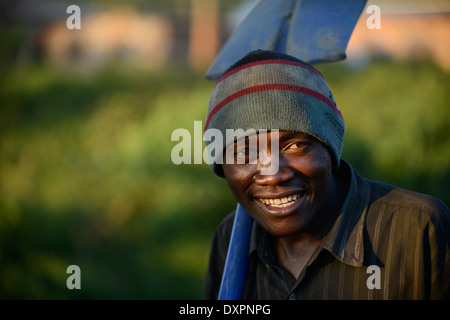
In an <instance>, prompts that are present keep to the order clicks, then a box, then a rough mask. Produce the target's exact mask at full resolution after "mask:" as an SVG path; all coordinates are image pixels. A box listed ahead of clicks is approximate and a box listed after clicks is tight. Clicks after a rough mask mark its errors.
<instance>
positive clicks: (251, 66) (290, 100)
mask: <svg viewBox="0 0 450 320" xmlns="http://www.w3.org/2000/svg"><path fill="white" fill-rule="evenodd" d="M212 128H214V129H218V130H220V132H221V133H222V136H223V146H224V147H227V145H226V129H234V130H237V129H243V131H246V130H248V129H253V130H256V132H258V130H260V129H267V130H269V131H270V130H273V129H278V130H280V131H282V130H286V131H296V132H302V133H306V134H309V135H311V136H313V137H315V138H317V139H318V140H320V141H321V142H322V143H324V144H325V146H326V147H328V149H329V151H330V154H331V157H332V159H333V168H334V169H336V168H337V167H338V166H339V159H340V157H341V151H342V146H343V139H344V131H345V124H344V119H343V117H342V114H341V112H340V111H339V109H338V107H337V106H336V103H335V101H334V98H333V95H332V94H331V90H330V88H329V86H328V84H327V83H326V82H325V79H324V77H323V76H322V74H321V73H320V72H319V71H317V70H316V69H314V68H313V67H311V66H310V65H308V64H306V63H305V62H303V61H301V60H298V59H296V58H294V57H291V56H289V55H286V54H282V53H279V52H274V51H264V50H257V51H253V52H250V53H249V54H248V55H246V56H245V57H244V58H242V59H241V60H239V61H238V62H236V63H235V64H234V65H233V66H231V67H230V68H229V69H228V70H227V71H226V72H225V73H224V75H223V76H222V77H221V78H220V79H219V80H218V81H217V83H216V84H215V86H214V89H213V91H212V94H211V99H210V101H209V107H208V112H207V115H206V122H205V132H206V130H208V129H212ZM240 138H242V137H237V139H236V140H238V139H240ZM205 140H206V139H205ZM205 143H206V146H208V145H209V144H210V143H211V141H205ZM218 157H222V154H217V155H216V158H215V159H218ZM217 162H218V163H222V162H221V161H217ZM211 169H212V171H213V172H214V173H215V174H217V175H218V176H221V177H223V171H222V166H221V165H220V164H216V163H215V162H213V163H212V164H211Z"/></svg>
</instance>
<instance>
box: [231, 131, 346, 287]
mask: <svg viewBox="0 0 450 320" xmlns="http://www.w3.org/2000/svg"><path fill="white" fill-rule="evenodd" d="M274 137H275V136H274ZM257 138H258V139H259V137H258V136H257ZM271 139H272V133H270V132H269V133H268V136H267V147H266V148H263V149H262V150H259V151H260V152H259V153H258V150H253V149H252V148H251V144H249V143H248V139H247V143H246V144H245V145H241V146H238V144H236V143H235V144H234V145H232V146H230V147H229V148H227V150H226V152H230V151H233V150H234V154H235V158H234V159H235V160H236V161H234V163H232V164H230V163H228V164H227V163H225V161H224V164H223V171H224V175H225V178H226V180H227V182H228V185H229V186H230V189H231V191H232V193H233V195H234V196H235V198H236V199H237V200H238V201H239V203H240V204H241V205H242V206H243V207H244V209H246V210H247V212H248V213H249V214H250V215H251V216H252V217H253V219H254V220H255V221H256V222H258V223H259V224H260V225H261V226H262V227H263V228H264V229H265V230H266V231H267V232H269V233H270V234H271V235H272V244H273V249H274V252H275V255H276V257H277V262H278V265H279V266H281V267H282V268H284V269H285V270H287V271H288V272H289V273H290V274H291V275H292V276H293V277H294V278H295V279H297V278H298V276H299V274H300V273H301V271H302V270H303V268H304V267H305V265H306V264H307V263H308V261H309V259H310V258H311V256H312V254H313V253H314V251H315V250H316V249H317V247H318V246H319V245H320V242H321V240H322V238H323V237H324V236H325V235H326V234H327V233H328V231H329V229H330V227H331V226H332V225H333V223H334V221H335V220H336V218H337V216H338V213H339V210H340V208H341V207H342V203H343V199H344V198H345V193H346V189H347V186H346V185H345V182H344V181H343V180H342V179H341V178H340V177H339V176H337V175H336V174H335V173H334V172H333V170H332V159H331V155H330V153H329V151H328V149H327V148H326V147H325V146H324V145H323V144H322V143H321V142H320V141H319V140H317V139H316V138H314V137H312V136H310V135H307V134H303V133H298V132H290V131H280V132H279V149H278V150H275V152H278V153H279V169H278V171H277V172H276V173H275V174H271V175H262V174H261V168H262V167H263V166H264V164H263V163H262V162H264V163H267V161H262V162H261V161H260V159H259V157H258V159H257V161H256V163H253V164H252V163H249V161H246V163H245V164H237V160H239V158H240V160H241V161H242V160H243V159H245V160H248V159H249V158H250V156H251V155H252V154H253V155H255V154H258V155H264V154H266V156H267V157H268V156H270V155H271V153H272V150H271V143H270V141H271ZM261 152H262V153H261ZM240 163H242V162H240ZM265 165H266V166H270V163H269V164H265Z"/></svg>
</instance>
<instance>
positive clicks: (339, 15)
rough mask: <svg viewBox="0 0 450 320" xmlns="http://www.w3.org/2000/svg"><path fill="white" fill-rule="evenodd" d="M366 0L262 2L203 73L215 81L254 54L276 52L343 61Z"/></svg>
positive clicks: (312, 60)
mask: <svg viewBox="0 0 450 320" xmlns="http://www.w3.org/2000/svg"><path fill="white" fill-rule="evenodd" d="M366 2H367V1H366V0H277V1H274V0H262V1H260V2H259V3H258V5H257V6H256V7H255V8H254V9H253V11H252V12H251V13H250V14H249V15H248V16H247V18H246V19H245V20H244V22H242V24H241V25H240V26H239V27H238V29H237V30H236V31H235V32H234V33H233V34H232V35H231V37H230V38H229V39H228V41H227V42H226V43H225V45H224V46H223V48H222V49H221V51H220V52H219V54H218V56H217V57H216V59H215V61H214V62H213V63H212V65H211V66H210V68H209V69H208V71H207V73H206V75H205V76H206V78H208V79H211V80H213V79H218V78H219V77H220V76H221V75H222V74H223V73H224V72H225V71H226V70H227V69H228V68H229V67H230V66H231V65H232V64H233V63H234V62H236V61H237V60H239V59H240V58H242V57H243V56H245V55H246V54H247V53H249V52H250V51H253V50H257V49H262V50H275V51H279V52H284V53H287V54H290V55H292V56H294V57H296V58H299V59H301V60H303V61H305V62H308V63H311V64H314V63H320V62H330V61H338V60H342V59H345V49H346V47H347V43H348V40H349V39H350V36H351V34H352V31H353V28H354V26H355V24H356V22H357V21H358V18H359V16H360V14H361V11H362V10H363V9H364V6H365V5H366Z"/></svg>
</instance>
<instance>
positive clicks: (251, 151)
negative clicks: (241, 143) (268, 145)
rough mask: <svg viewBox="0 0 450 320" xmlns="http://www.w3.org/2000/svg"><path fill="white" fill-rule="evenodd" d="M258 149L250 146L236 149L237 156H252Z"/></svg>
mask: <svg viewBox="0 0 450 320" xmlns="http://www.w3.org/2000/svg"><path fill="white" fill-rule="evenodd" d="M257 154H258V152H257V150H254V149H250V148H242V149H238V150H236V156H238V157H251V156H255V155H257Z"/></svg>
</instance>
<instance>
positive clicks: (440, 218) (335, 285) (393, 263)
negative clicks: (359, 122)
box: [204, 160, 450, 299]
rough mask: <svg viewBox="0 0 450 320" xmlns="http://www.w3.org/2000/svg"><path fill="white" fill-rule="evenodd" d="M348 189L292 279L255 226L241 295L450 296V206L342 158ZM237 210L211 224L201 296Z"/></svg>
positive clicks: (211, 285)
mask: <svg viewBox="0 0 450 320" xmlns="http://www.w3.org/2000/svg"><path fill="white" fill-rule="evenodd" d="M341 163H342V164H341V167H340V169H339V171H338V174H339V175H341V176H342V177H344V178H345V179H347V180H348V181H349V190H348V193H347V196H346V199H345V201H344V204H343V206H342V209H341V211H340V214H339V216H338V218H337V219H336V221H335V223H334V225H333V226H332V228H331V229H330V231H329V233H328V234H327V235H326V236H325V237H324V238H323V239H322V241H321V244H320V246H319V247H318V248H317V250H316V251H315V252H314V254H313V255H312V257H311V258H310V260H309V261H308V263H307V264H306V266H305V267H304V268H303V270H302V271H301V273H300V275H299V277H298V278H297V279H295V278H293V277H292V275H291V274H290V273H288V272H287V271H285V270H284V269H282V268H281V267H279V266H278V265H277V263H276V258H275V256H274V252H273V250H272V247H271V241H270V236H269V234H268V233H267V232H266V231H265V230H264V229H263V228H262V227H260V226H259V225H258V224H257V223H254V225H253V231H252V235H251V243H250V250H249V265H248V273H247V282H246V286H245V291H244V299H443V298H446V299H450V247H449V244H450V212H449V209H448V208H447V206H446V205H445V204H444V203H443V202H442V201H440V200H438V199H436V198H433V197H431V196H427V195H423V194H419V193H415V192H412V191H408V190H404V189H400V188H396V187H393V186H389V185H386V184H383V183H379V182H375V181H370V180H366V179H363V178H362V177H361V176H359V174H358V173H357V172H356V171H355V170H354V169H353V168H352V167H351V166H350V165H349V164H348V163H346V162H345V161H342V160H341ZM233 219H234V213H231V214H230V215H228V216H227V217H226V218H225V219H224V220H223V221H222V223H221V224H220V225H219V227H218V228H217V230H216V234H215V236H214V240H213V244H212V249H211V255H210V263H209V267H208V271H207V275H206V278H205V291H204V293H205V298H207V299H216V298H217V296H218V292H219V287H220V282H221V277H222V273H223V268H224V264H225V259H226V254H227V249H228V243H229V240H230V235H231V229H232V225H233Z"/></svg>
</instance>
